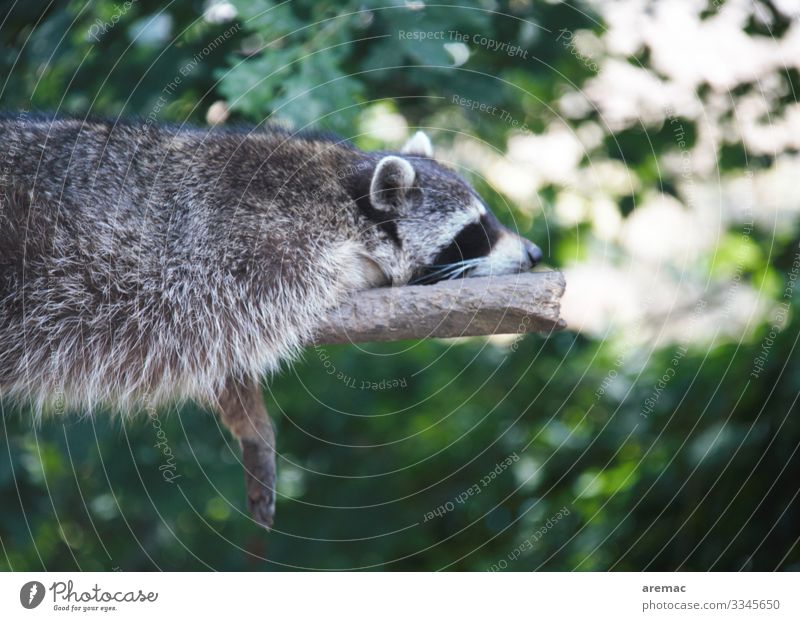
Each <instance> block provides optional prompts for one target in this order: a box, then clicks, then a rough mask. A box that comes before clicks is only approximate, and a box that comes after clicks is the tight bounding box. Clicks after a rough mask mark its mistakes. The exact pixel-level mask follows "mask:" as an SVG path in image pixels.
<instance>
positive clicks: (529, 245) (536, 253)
mask: <svg viewBox="0 0 800 621" xmlns="http://www.w3.org/2000/svg"><path fill="white" fill-rule="evenodd" d="M522 247H523V248H525V253H526V254H527V255H528V261H529V262H530V264H531V267H536V266H537V265H538V264H539V262H540V261H541V260H542V249H541V248H539V246H537V245H536V244H534V243H533V242H532V241H530V240H529V239H525V238H524V237H523V238H522Z"/></svg>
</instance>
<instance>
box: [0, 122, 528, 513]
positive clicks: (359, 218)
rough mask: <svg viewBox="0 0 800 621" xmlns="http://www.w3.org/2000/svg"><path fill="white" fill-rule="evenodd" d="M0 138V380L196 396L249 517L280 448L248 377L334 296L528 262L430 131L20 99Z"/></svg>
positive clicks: (61, 395)
mask: <svg viewBox="0 0 800 621" xmlns="http://www.w3.org/2000/svg"><path fill="white" fill-rule="evenodd" d="M0 136H1V137H2V144H3V149H4V151H5V157H4V163H3V168H2V171H0V172H1V173H2V174H0V352H2V356H0V394H3V395H6V396H12V397H15V398H18V399H21V400H25V401H27V402H29V403H31V404H32V405H33V410H34V412H36V413H37V414H41V413H42V412H46V411H48V410H50V411H52V410H53V409H57V410H58V411H66V410H75V409H79V410H83V411H91V410H93V409H94V408H95V407H96V406H97V405H100V404H103V405H108V406H111V407H113V408H114V409H116V410H119V411H122V412H130V411H134V410H140V409H143V408H144V407H157V406H158V405H159V404H161V403H164V402H165V401H170V400H177V399H187V398H188V399H195V400H199V401H201V402H205V403H207V404H209V405H211V406H212V407H215V408H216V409H217V410H218V411H219V412H220V413H221V415H222V418H223V421H224V422H225V424H226V425H227V426H228V428H229V429H230V430H231V431H232V432H233V434H234V435H235V436H236V437H237V438H238V439H239V440H240V442H241V446H242V452H243V460H244V465H245V469H246V472H247V490H248V502H249V504H250V508H251V511H252V513H253V516H254V517H255V518H256V519H257V520H258V521H259V522H260V523H262V524H269V523H270V522H271V520H272V511H273V506H274V499H275V496H274V491H273V490H274V488H273V482H274V481H273V479H274V468H275V457H274V455H275V454H274V438H273V435H272V428H271V425H270V423H269V419H268V417H267V415H266V411H265V410H264V407H263V404H262V403H261V399H260V393H259V388H258V379H259V378H260V377H261V376H262V375H264V374H265V373H268V372H271V371H274V370H276V369H277V368H278V367H279V365H280V363H281V361H284V360H287V359H291V358H292V357H293V356H294V355H295V354H296V353H297V352H298V351H299V350H300V348H301V347H302V346H303V344H305V343H307V342H309V340H310V339H311V337H312V335H313V333H314V330H315V328H316V326H318V325H319V323H320V322H321V320H322V318H323V317H324V316H325V315H326V314H327V313H328V312H329V311H330V309H332V308H333V307H335V306H336V305H338V304H339V303H340V302H341V301H343V300H344V298H345V297H346V296H347V295H349V294H350V293H351V292H353V291H356V290H359V289H364V288H369V287H374V286H379V285H384V284H388V283H393V284H405V283H409V282H419V283H431V282H435V281H437V280H441V279H445V278H456V277H460V276H474V275H488V274H502V273H508V272H516V271H520V270H525V269H528V268H529V267H531V266H532V265H534V264H535V263H536V262H537V261H539V259H540V258H541V252H540V251H539V249H538V248H537V247H536V246H534V245H533V244H531V243H530V242H528V241H526V240H524V239H522V238H520V237H519V236H517V235H515V234H514V233H512V232H511V231H509V230H507V229H505V228H504V227H502V226H501V225H500V223H499V222H498V221H497V220H496V219H495V218H494V216H492V214H491V213H490V212H489V211H488V210H487V209H486V207H485V205H484V204H483V203H482V202H481V200H480V198H479V197H478V196H477V195H476V194H475V192H474V191H473V190H472V189H471V188H470V187H469V185H468V184H467V183H466V182H465V181H464V180H463V179H461V178H460V177H459V176H458V175H457V174H456V173H454V172H453V171H451V170H449V169H448V168H446V167H444V166H441V165H440V164H437V163H436V162H435V161H434V160H433V159H432V150H431V146H430V142H429V141H428V139H427V137H425V135H424V134H417V135H416V136H414V138H412V139H411V141H410V142H409V143H408V144H407V145H406V147H405V148H404V149H403V150H402V151H401V152H399V153H364V152H361V151H359V150H357V149H355V148H354V147H353V146H352V145H350V144H348V143H345V142H342V141H338V140H335V139H330V138H326V137H320V136H316V135H312V134H303V135H297V134H291V133H289V132H287V131H283V130H277V129H267V130H258V131H248V130H211V131H207V130H201V129H183V128H175V127H165V126H158V125H154V124H151V123H149V122H140V123H135V122H119V121H95V120H92V121H85V120H68V119H57V120H52V119H42V118H35V117H28V116H26V115H24V114H23V115H14V116H12V117H5V118H0ZM54 403H58V408H53V407H52V406H53V404H54Z"/></svg>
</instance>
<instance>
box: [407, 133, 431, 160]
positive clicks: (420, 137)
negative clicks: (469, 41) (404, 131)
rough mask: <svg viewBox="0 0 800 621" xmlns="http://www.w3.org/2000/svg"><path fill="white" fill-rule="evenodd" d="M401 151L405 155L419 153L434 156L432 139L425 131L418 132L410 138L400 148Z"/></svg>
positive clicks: (423, 155) (424, 155)
mask: <svg viewBox="0 0 800 621" xmlns="http://www.w3.org/2000/svg"><path fill="white" fill-rule="evenodd" d="M400 153H403V154H405V155H419V156H422V157H433V145H432V144H431V139H430V138H428V135H427V134H426V133H425V132H421V131H420V132H417V133H416V134H414V135H413V136H411V138H409V139H408V142H406V143H405V144H404V145H403V148H402V149H400Z"/></svg>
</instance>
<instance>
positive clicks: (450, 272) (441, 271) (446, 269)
mask: <svg viewBox="0 0 800 621" xmlns="http://www.w3.org/2000/svg"><path fill="white" fill-rule="evenodd" d="M481 259H482V257H477V258H474V259H466V260H464V261H458V262H457V263H449V264H447V265H442V266H439V268H438V269H436V270H434V271H433V272H430V273H428V274H425V275H423V276H420V277H419V278H416V279H414V280H412V281H411V282H410V283H409V284H412V285H419V284H425V282H426V281H430V280H433V279H437V278H441V279H442V280H447V279H451V278H454V276H457V275H458V274H460V273H462V272H463V271H465V270H467V269H469V268H470V267H473V266H474V265H475V264H477V263H478V262H479V261H480V260H481Z"/></svg>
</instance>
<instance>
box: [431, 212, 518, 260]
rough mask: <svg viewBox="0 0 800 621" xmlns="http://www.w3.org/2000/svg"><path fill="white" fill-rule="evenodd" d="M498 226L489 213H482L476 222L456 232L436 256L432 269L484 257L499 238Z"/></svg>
mask: <svg viewBox="0 0 800 621" xmlns="http://www.w3.org/2000/svg"><path fill="white" fill-rule="evenodd" d="M500 226H501V225H500V222H499V221H498V220H497V219H496V218H495V217H494V216H493V214H492V213H491V212H487V213H484V214H483V215H482V216H481V217H480V219H479V220H478V221H477V222H472V223H470V224H467V225H466V226H465V227H464V228H463V229H461V230H460V231H459V232H458V235H456V236H455V237H454V238H453V241H452V242H450V244H449V245H448V246H445V247H444V248H443V249H442V250H441V251H440V252H439V254H437V255H436V257H435V258H434V260H433V263H432V267H436V266H437V265H449V264H450V263H457V262H459V261H465V260H467V259H476V258H478V257H485V256H486V255H488V254H489V253H490V252H491V251H492V248H493V247H494V245H495V243H496V242H497V240H498V239H499V238H500V235H501V232H502V229H501V228H500Z"/></svg>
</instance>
